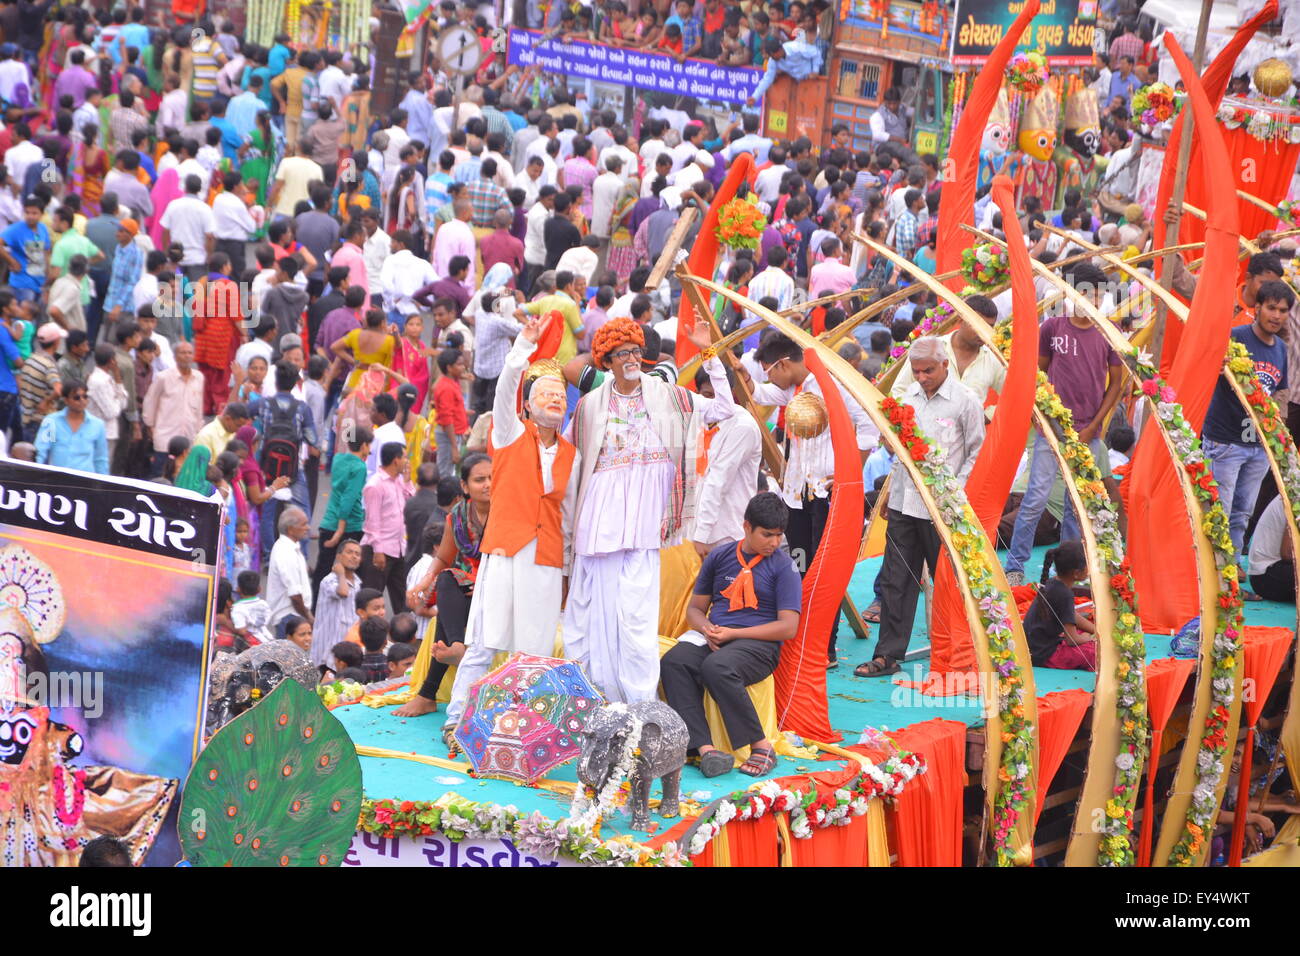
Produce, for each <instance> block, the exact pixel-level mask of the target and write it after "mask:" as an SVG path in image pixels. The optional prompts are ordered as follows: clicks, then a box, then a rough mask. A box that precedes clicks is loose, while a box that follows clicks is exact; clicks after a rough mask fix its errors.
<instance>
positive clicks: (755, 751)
mask: <svg viewBox="0 0 1300 956" xmlns="http://www.w3.org/2000/svg"><path fill="white" fill-rule="evenodd" d="M775 766H776V751H775V750H773V749H772V748H771V747H752V748H750V751H749V759H747V760H746V761H745V762H744V763H743V764H741V765H740V772H741V773H743V774H745V775H747V776H750V777H761V776H763V774H765V773H770V772H771V771H772V768H773V767H775Z"/></svg>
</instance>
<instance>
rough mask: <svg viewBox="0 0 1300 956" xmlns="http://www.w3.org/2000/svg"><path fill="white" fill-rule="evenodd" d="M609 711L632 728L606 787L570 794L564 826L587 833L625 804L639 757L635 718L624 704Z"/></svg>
mask: <svg viewBox="0 0 1300 956" xmlns="http://www.w3.org/2000/svg"><path fill="white" fill-rule="evenodd" d="M609 710H610V711H611V712H613V713H621V714H624V715H626V716H627V718H628V720H629V721H631V728H630V729H629V730H628V733H627V736H626V737H625V738H624V740H623V749H622V750H621V751H620V752H619V756H618V763H616V764H615V765H614V769H613V770H612V771H610V774H609V777H608V779H606V781H605V785H604V786H603V787H601V788H600V793H599V794H597V793H596V791H595V789H594V788H593V787H588V786H585V785H584V786H579V787H577V788H575V789H574V791H573V802H572V803H571V804H570V805H569V816H568V819H567V821H562V822H567V823H568V825H569V826H571V827H577V828H579V829H581V830H587V831H590V830H592V829H594V828H595V826H596V824H598V823H600V821H601V820H603V819H604V818H605V817H607V816H609V814H610V813H612V812H613V811H614V810H616V809H617V808H619V807H622V806H623V805H624V804H626V803H627V798H628V796H629V795H630V794H631V792H632V783H631V781H632V771H633V769H634V768H635V766H636V760H637V758H638V757H640V756H641V731H642V723H641V721H640V720H639V719H638V718H637V716H636V715H635V714H633V713H632V712H631V711H629V710H628V709H627V705H626V704H610V705H609Z"/></svg>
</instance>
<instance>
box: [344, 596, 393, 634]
mask: <svg viewBox="0 0 1300 956" xmlns="http://www.w3.org/2000/svg"><path fill="white" fill-rule="evenodd" d="M356 609H357V620H356V623H355V624H353V625H352V626H351V627H350V628H348V632H347V634H345V635H344V636H343V639H344V640H345V641H351V642H352V643H353V644H358V645H360V644H361V625H362V623H363V622H364V621H365V620H366V619H367V618H372V617H378V618H382V619H384V620H385V624H387V617H388V607H387V605H386V604H385V603H384V592H383V591H376V590H375V589H374V588H358V589H357V598H356Z"/></svg>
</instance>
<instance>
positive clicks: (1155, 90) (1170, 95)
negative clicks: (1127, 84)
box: [1129, 83, 1181, 126]
mask: <svg viewBox="0 0 1300 956" xmlns="http://www.w3.org/2000/svg"><path fill="white" fill-rule="evenodd" d="M1179 106H1181V103H1179V102H1175V97H1174V90H1173V87H1171V86H1170V85H1169V84H1168V83H1151V84H1149V85H1147V86H1143V87H1139V88H1138V89H1137V90H1135V91H1134V92H1133V98H1132V99H1131V100H1130V101H1129V109H1130V111H1131V112H1132V115H1134V116H1137V117H1140V118H1141V120H1142V122H1143V123H1144V124H1145V125H1147V126H1156V125H1158V124H1160V123H1163V122H1165V121H1166V120H1170V119H1173V118H1174V116H1175V115H1176V114H1177V113H1178V108H1179Z"/></svg>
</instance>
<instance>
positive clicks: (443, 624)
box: [420, 571, 472, 700]
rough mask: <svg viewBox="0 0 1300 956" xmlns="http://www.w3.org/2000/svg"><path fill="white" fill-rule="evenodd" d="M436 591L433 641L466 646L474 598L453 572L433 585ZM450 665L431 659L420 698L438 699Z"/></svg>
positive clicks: (444, 575) (448, 572)
mask: <svg viewBox="0 0 1300 956" xmlns="http://www.w3.org/2000/svg"><path fill="white" fill-rule="evenodd" d="M433 589H434V592H435V593H436V594H437V595H438V620H437V622H436V623H435V624H434V627H433V639H434V640H435V641H437V642H438V643H439V644H446V645H447V646H448V647H450V646H451V645H452V644H457V643H460V644H464V643H465V627H466V625H467V624H469V602H470V597H471V596H472V595H470V594H466V593H465V592H464V591H462V590H461V587H460V585H459V584H457V583H456V576H455V575H454V574H452V573H451V572H450V571H443V572H442V573H441V574H439V575H438V577H437V579H436V580H435V581H434V582H433ZM450 666H451V665H450V664H444V663H443V662H442V661H440V660H438V659H436V658H433V657H430V658H429V673H428V675H427V676H426V677H425V678H424V683H423V684H422V685H421V686H420V696H421V697H423V698H424V699H425V700H437V699H438V687H439V685H441V684H442V679H443V678H444V677H446V676H447V668H448V667H450Z"/></svg>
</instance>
